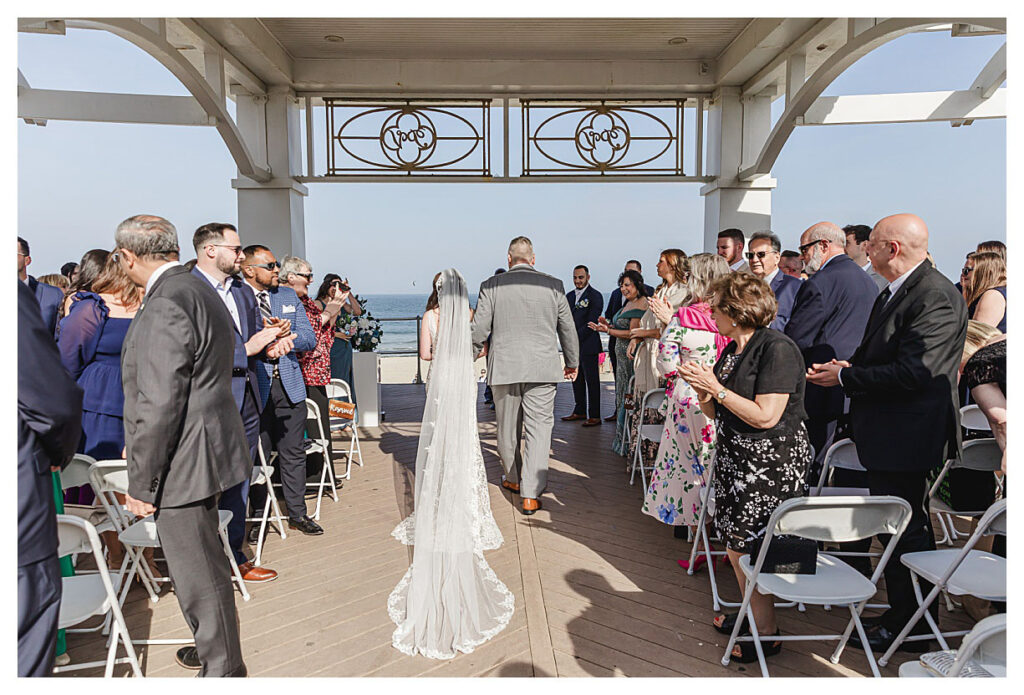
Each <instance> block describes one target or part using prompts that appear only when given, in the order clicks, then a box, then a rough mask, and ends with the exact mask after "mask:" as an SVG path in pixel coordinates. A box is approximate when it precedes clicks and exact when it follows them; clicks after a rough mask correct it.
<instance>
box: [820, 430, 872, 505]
mask: <svg viewBox="0 0 1024 695" xmlns="http://www.w3.org/2000/svg"><path fill="white" fill-rule="evenodd" d="M836 468H841V469H843V470H846V471H859V472H863V473H866V472H867V469H865V468H864V466H863V465H861V462H860V458H859V457H858V456H857V447H856V445H855V444H854V443H853V440H852V439H840V440H839V441H838V442H836V443H835V444H833V445H832V446H830V447H829V448H828V451H826V452H825V460H824V462H823V463H822V465H821V477H820V478H818V485H817V487H816V488H815V489H814V491H813V492H811V493H810V494H811V495H812V496H814V497H820V496H822V495H831V496H840V497H845V496H849V495H868V494H870V492H869V491H868V489H867V488H866V487H833V486H831V485H830V486H828V487H826V486H825V483H826V482H827V481H828V480H829V475H830V474H831V473H832V471H833V470H834V469H836Z"/></svg>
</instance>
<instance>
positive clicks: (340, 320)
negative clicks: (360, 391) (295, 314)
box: [316, 273, 363, 402]
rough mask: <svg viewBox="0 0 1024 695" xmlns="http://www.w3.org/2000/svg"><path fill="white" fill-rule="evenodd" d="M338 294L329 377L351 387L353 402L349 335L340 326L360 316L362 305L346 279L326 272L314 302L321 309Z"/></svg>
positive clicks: (353, 387) (333, 323) (353, 388)
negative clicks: (340, 303) (338, 300)
mask: <svg viewBox="0 0 1024 695" xmlns="http://www.w3.org/2000/svg"><path fill="white" fill-rule="evenodd" d="M335 296H340V297H341V300H342V305H341V312H340V313H339V314H338V315H337V316H336V317H335V318H334V320H333V322H332V324H331V325H332V327H333V328H334V344H333V345H331V378H332V379H343V380H344V381H345V383H346V384H348V385H349V386H350V387H351V389H352V401H353V402H355V398H356V393H355V385H354V384H353V383H352V343H351V337H352V336H351V335H349V333H348V332H347V331H345V330H344V329H343V328H342V327H341V326H343V325H344V324H345V322H346V321H348V318H349V316H360V315H362V313H363V307H361V306H359V302H357V301H356V299H355V293H354V292H352V288H351V287H349V285H348V280H342V279H341V276H339V275H337V274H335V273H327V275H325V276H324V281H323V282H322V283H321V284H320V289H319V290H317V293H316V303H317V305H318V306H319V307H320V308H321V310H322V309H324V308H325V307H326V306H327V303H328V302H329V301H331V300H332V299H334V298H335Z"/></svg>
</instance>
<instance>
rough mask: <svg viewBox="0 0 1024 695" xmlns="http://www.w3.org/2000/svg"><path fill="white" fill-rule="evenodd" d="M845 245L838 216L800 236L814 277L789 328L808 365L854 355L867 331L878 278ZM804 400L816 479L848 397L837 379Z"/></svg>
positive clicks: (810, 388)
mask: <svg viewBox="0 0 1024 695" xmlns="http://www.w3.org/2000/svg"><path fill="white" fill-rule="evenodd" d="M845 248H846V234H845V233H844V232H843V230H842V229H840V228H839V226H838V225H836V224H835V223H833V222H818V223H817V224H815V225H812V226H811V227H810V228H808V229H807V231H805V232H804V233H803V234H802V235H801V236H800V254H801V257H802V259H803V261H804V270H805V271H806V272H807V274H808V275H810V278H809V279H808V280H807V281H806V282H803V283H801V284H800V290H799V291H798V292H797V294H796V300H795V301H794V304H793V313H792V315H791V316H790V318H789V323H787V324H786V329H785V330H786V335H788V336H789V337H790V338H792V339H793V342H795V343H796V344H797V346H798V347H799V348H800V351H801V352H802V353H803V356H804V362H805V363H806V366H807V367H810V366H811V365H812V364H823V363H828V362H829V361H830V360H833V359H836V360H848V359H850V357H851V356H853V353H854V351H855V350H856V349H857V346H858V345H860V341H861V338H863V337H864V327H865V326H867V323H868V316H869V315H870V314H871V306H872V304H873V303H874V301H875V297H877V296H878V288H877V287H876V286H875V283H874V281H873V280H872V279H871V277H870V276H869V275H868V274H867V273H865V272H864V271H863V270H862V269H861V267H860V266H859V265H857V264H856V263H855V262H854V261H853V260H852V259H851V258H850V257H849V256H847V255H846V250H845ZM804 405H805V407H806V409H807V414H808V419H807V434H808V436H809V437H810V440H811V444H812V445H813V446H814V451H815V457H814V463H813V464H812V466H811V468H812V470H811V471H809V475H808V478H807V481H808V484H813V483H815V482H817V474H818V471H819V470H820V468H819V467H820V465H821V461H822V460H824V457H825V452H826V451H827V450H828V447H829V446H831V445H832V442H833V439H834V435H835V429H836V422H837V420H838V419H839V417H840V416H841V415H842V414H843V412H844V411H845V410H846V407H845V405H846V398H845V396H844V395H843V389H842V387H840V386H838V385H836V386H829V387H822V386H818V385H816V384H813V383H808V384H807V390H806V392H805V395H804ZM851 484H855V483H851Z"/></svg>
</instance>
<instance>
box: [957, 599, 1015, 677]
mask: <svg viewBox="0 0 1024 695" xmlns="http://www.w3.org/2000/svg"><path fill="white" fill-rule="evenodd" d="M971 660H973V661H974V662H975V663H976V664H978V665H979V666H981V667H982V668H984V669H985V670H986V671H989V672H992V671H994V670H997V669H1000V670H1005V669H1006V614H1005V613H999V614H997V615H990V616H988V617H987V618H983V619H982V620H980V621H979V622H978V624H977V625H975V626H974V627H973V628H972V629H971V631H970V632H968V633H967V634H966V635H964V639H963V642H961V643H960V648H959V649H957V651H956V660H955V661H954V662H953V665H952V666H951V667H950V669H949V673H948V674H947V675H948V676H949V677H950V678H955V677H957V676H958V675H960V671H961V669H962V668H963V667H964V666H965V665H967V664H968V663H969V662H970V661H971ZM993 667H995V668H993ZM992 675H994V676H998V675H1000V674H998V673H993V674H992Z"/></svg>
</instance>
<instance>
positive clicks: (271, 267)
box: [249, 261, 281, 270]
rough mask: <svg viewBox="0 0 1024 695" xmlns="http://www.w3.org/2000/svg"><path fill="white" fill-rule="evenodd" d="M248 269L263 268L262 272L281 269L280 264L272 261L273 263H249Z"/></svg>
mask: <svg viewBox="0 0 1024 695" xmlns="http://www.w3.org/2000/svg"><path fill="white" fill-rule="evenodd" d="M249 267H250V268H263V270H277V269H278V268H280V267H281V264H280V263H278V262H277V261H274V262H273V263H251V264H250V265H249Z"/></svg>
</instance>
